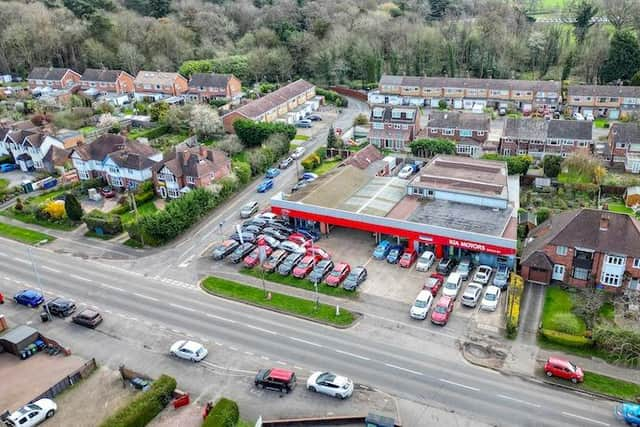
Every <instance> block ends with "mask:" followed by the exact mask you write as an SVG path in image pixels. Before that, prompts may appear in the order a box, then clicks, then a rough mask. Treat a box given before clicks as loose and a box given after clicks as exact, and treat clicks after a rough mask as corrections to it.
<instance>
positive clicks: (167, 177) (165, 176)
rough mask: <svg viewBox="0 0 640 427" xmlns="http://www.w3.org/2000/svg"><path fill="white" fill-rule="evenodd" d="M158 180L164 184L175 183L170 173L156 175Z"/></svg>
mask: <svg viewBox="0 0 640 427" xmlns="http://www.w3.org/2000/svg"><path fill="white" fill-rule="evenodd" d="M158 179H159V180H160V181H165V182H175V178H174V177H173V175H172V174H170V173H161V174H160V175H158Z"/></svg>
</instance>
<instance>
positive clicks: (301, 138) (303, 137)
mask: <svg viewBox="0 0 640 427" xmlns="http://www.w3.org/2000/svg"><path fill="white" fill-rule="evenodd" d="M308 139H309V137H308V136H307V135H300V134H298V135H296V136H294V137H293V140H294V141H307V140H308Z"/></svg>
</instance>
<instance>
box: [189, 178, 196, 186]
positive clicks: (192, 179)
mask: <svg viewBox="0 0 640 427" xmlns="http://www.w3.org/2000/svg"><path fill="white" fill-rule="evenodd" d="M195 183H196V177H195V176H187V184H194V185H195Z"/></svg>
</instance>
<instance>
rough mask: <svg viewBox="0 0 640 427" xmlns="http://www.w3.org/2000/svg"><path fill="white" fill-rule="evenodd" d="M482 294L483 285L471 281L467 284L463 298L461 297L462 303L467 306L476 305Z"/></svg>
mask: <svg viewBox="0 0 640 427" xmlns="http://www.w3.org/2000/svg"><path fill="white" fill-rule="evenodd" d="M481 296H482V285H481V284H479V283H475V282H471V283H469V284H468V285H467V289H465V291H464V294H462V298H460V300H461V302H462V305H465V306H467V307H475V306H476V305H478V301H479V300H480V297H481Z"/></svg>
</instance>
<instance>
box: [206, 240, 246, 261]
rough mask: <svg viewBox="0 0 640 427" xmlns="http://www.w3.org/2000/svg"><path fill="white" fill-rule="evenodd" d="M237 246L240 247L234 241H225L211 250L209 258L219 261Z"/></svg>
mask: <svg viewBox="0 0 640 427" xmlns="http://www.w3.org/2000/svg"><path fill="white" fill-rule="evenodd" d="M238 246H240V243H239V242H238V241H236V240H232V239H229V240H225V241H224V242H222V243H220V244H219V245H217V246H216V247H215V248H213V251H212V252H211V256H212V257H213V259H215V260H220V259H222V258H224V257H226V256H227V255H229V254H230V253H232V252H233V251H235V250H236V248H237V247H238Z"/></svg>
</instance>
